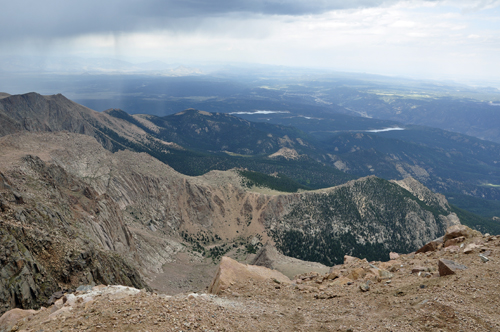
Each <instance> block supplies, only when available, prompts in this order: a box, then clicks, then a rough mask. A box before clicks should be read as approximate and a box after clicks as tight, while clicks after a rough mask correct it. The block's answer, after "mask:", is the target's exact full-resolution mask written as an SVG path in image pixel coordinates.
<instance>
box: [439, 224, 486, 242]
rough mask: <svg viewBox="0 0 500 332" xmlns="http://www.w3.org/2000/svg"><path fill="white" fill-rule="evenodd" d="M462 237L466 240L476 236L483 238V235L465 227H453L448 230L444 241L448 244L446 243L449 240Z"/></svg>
mask: <svg viewBox="0 0 500 332" xmlns="http://www.w3.org/2000/svg"><path fill="white" fill-rule="evenodd" d="M462 236H463V237H464V238H470V237H474V236H481V233H479V232H478V231H475V230H473V229H470V228H469V227H467V226H465V225H453V226H450V227H448V228H447V229H446V234H445V236H444V238H443V241H444V242H445V243H446V241H448V240H451V239H455V238H459V237H462Z"/></svg>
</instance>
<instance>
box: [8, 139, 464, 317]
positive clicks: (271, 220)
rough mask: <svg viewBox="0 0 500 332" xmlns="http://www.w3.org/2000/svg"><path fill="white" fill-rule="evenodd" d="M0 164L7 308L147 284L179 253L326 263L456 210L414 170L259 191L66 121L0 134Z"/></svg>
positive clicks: (417, 230) (394, 245) (424, 230)
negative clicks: (402, 177)
mask: <svg viewBox="0 0 500 332" xmlns="http://www.w3.org/2000/svg"><path fill="white" fill-rule="evenodd" d="M0 172H1V174H2V175H1V178H2V182H1V183H2V186H1V209H2V212H1V215H0V216H1V222H2V228H1V229H2V232H3V233H2V240H1V241H2V248H6V249H4V252H3V253H2V256H1V259H2V266H3V267H2V276H4V275H5V277H2V280H1V282H2V283H3V285H4V288H2V289H5V292H4V293H2V303H3V308H4V309H3V310H5V309H7V308H9V307H16V306H17V307H23V308H28V307H33V308H37V307H39V306H40V305H41V304H42V303H43V302H44V301H46V300H47V297H48V296H49V295H50V294H51V293H52V292H53V291H55V290H57V289H60V288H63V289H72V288H74V287H76V286H78V285H79V284H87V283H92V282H95V283H105V284H124V285H129V286H134V287H141V288H142V287H146V282H149V283H152V284H154V283H155V280H163V279H164V278H168V276H166V275H165V273H166V272H165V271H168V268H167V270H165V268H166V267H168V266H169V264H172V263H175V262H176V261H178V260H179V257H180V256H179V255H181V254H182V255H184V257H186V258H185V262H186V263H187V264H188V265H189V264H191V265H197V264H206V263H207V262H217V261H218V258H219V257H220V256H222V255H224V254H225V253H227V252H230V251H231V250H233V251H234V250H236V249H239V250H243V251H245V252H247V253H251V252H252V251H254V250H255V248H258V247H259V246H260V245H261V244H262V243H265V242H268V241H269V242H271V243H276V245H277V246H278V248H280V249H281V250H282V251H284V252H286V253H288V254H289V255H291V256H295V257H298V258H306V259H309V260H315V261H321V262H325V263H327V264H329V265H331V264H333V263H335V262H338V261H339V259H341V257H343V254H345V253H358V252H359V253H361V254H372V253H370V250H371V249H372V248H377V249H380V250H379V251H378V254H379V255H386V254H387V253H388V251H390V250H399V251H401V252H409V251H412V250H415V249H417V248H418V247H419V246H421V245H422V244H423V243H425V242H427V241H430V240H432V239H434V238H435V237H438V236H440V235H442V234H443V233H444V230H445V229H446V227H448V226H450V225H452V224H454V223H456V222H457V220H456V218H455V217H454V215H453V214H450V211H449V209H448V207H447V203H446V200H444V198H443V197H441V196H436V197H435V196H434V194H432V193H431V192H429V191H428V190H426V189H425V188H423V187H422V186H421V185H420V184H419V183H418V182H411V181H409V180H408V181H407V182H405V184H404V186H406V188H409V189H411V190H412V191H413V192H414V194H412V193H411V192H409V191H408V190H406V189H404V188H403V187H401V186H399V185H397V184H393V183H390V182H388V181H385V180H382V179H378V178H375V177H368V178H363V179H359V180H355V181H351V182H349V183H347V184H345V185H342V186H339V187H334V188H330V189H324V190H320V191H311V192H303V193H293V194H285V193H281V194H274V195H268V194H261V193H258V192H254V191H252V190H251V189H249V188H247V187H245V186H243V182H244V181H243V179H242V178H241V176H240V175H239V173H238V172H236V171H229V172H221V171H213V172H210V173H208V174H206V175H204V176H200V177H189V176H185V175H182V174H180V173H178V172H176V171H175V170H173V169H172V168H170V167H169V166H167V165H165V164H164V163H162V162H160V161H158V160H157V159H155V158H153V157H151V156H150V155H147V154H145V153H136V152H131V151H129V150H124V151H119V152H115V153H112V152H110V151H108V150H106V149H104V148H103V147H102V146H101V145H100V144H99V143H98V142H97V141H96V140H95V139H94V138H92V137H89V136H86V135H80V134H74V133H69V132H54V133H47V132H39V133H29V132H21V133H17V134H12V135H7V136H4V137H2V138H0ZM419 197H420V199H419ZM294 236H295V237H294ZM331 240H333V241H331ZM332 243H333V244H334V247H333V248H334V249H339V250H343V254H342V256H339V255H340V253H337V252H334V251H333V249H331V245H332ZM311 247H313V248H314V249H315V251H314V252H311V251H310V249H309V248H311ZM236 251H238V250H236ZM303 253H307V255H305V256H304V255H303ZM377 257H381V256H377ZM144 278H145V279H144ZM162 278H163V279H162ZM157 284H158V283H156V285H157ZM158 287H161V285H159V286H158Z"/></svg>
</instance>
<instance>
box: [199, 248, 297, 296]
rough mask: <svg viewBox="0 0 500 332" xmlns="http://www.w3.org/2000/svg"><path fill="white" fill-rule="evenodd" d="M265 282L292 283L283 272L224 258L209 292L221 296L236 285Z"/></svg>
mask: <svg viewBox="0 0 500 332" xmlns="http://www.w3.org/2000/svg"><path fill="white" fill-rule="evenodd" d="M265 280H273V281H275V282H276V283H279V284H280V283H289V282H290V279H289V278H288V277H287V276H285V275H284V274H282V273H281V272H278V271H275V270H271V269H268V268H267V267H263V266H256V265H245V264H241V263H238V262H237V261H235V260H234V259H231V258H229V257H222V259H221V261H220V264H219V267H218V269H217V273H216V274H215V277H214V279H213V280H212V282H211V284H210V287H209V288H208V292H209V293H212V294H221V293H223V292H225V291H228V290H229V289H230V287H231V285H233V284H235V283H238V284H245V283H247V282H249V281H265Z"/></svg>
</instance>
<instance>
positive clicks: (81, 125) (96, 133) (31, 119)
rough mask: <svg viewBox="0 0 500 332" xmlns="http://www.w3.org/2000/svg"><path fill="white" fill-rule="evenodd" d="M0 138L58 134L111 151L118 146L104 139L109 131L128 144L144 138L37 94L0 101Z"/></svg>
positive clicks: (125, 125)
mask: <svg viewBox="0 0 500 332" xmlns="http://www.w3.org/2000/svg"><path fill="white" fill-rule="evenodd" d="M0 118H2V120H3V121H2V126H1V127H0V136H4V135H8V134H13V133H16V132H20V131H34V132H39V131H49V132H54V131H61V130H66V131H69V132H73V133H79V134H85V135H88V136H92V137H95V138H97V139H98V140H99V142H100V143H101V144H102V145H103V146H104V147H106V148H107V149H111V148H112V147H113V145H117V144H119V143H118V142H116V141H114V138H113V137H110V136H108V132H109V131H110V130H112V131H115V132H119V133H120V135H121V136H123V137H125V138H127V139H129V140H131V141H132V142H139V143H140V142H142V141H144V140H145V137H147V134H146V133H145V132H144V131H143V130H142V129H141V128H139V127H137V126H135V125H134V124H131V123H129V122H128V121H124V120H122V119H119V118H116V117H112V116H110V115H108V114H107V113H104V112H102V113H99V112H96V111H94V110H91V109H89V108H87V107H85V106H82V105H80V104H77V103H75V102H73V101H71V100H69V99H67V98H66V97H64V96H63V95H61V94H57V95H49V96H42V95H40V94H38V93H34V92H31V93H27V94H22V95H10V96H7V97H5V98H2V99H0Z"/></svg>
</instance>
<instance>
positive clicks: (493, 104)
mask: <svg viewBox="0 0 500 332" xmlns="http://www.w3.org/2000/svg"><path fill="white" fill-rule="evenodd" d="M488 105H490V106H500V104H499V103H492V102H489V103H488Z"/></svg>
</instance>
